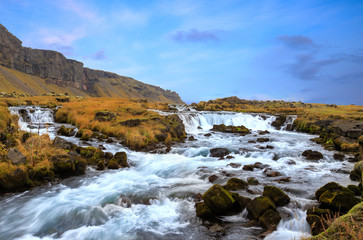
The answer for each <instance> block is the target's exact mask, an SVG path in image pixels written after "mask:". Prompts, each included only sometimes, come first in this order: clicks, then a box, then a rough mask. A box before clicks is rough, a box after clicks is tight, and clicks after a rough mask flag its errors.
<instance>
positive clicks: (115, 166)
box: [107, 160, 120, 169]
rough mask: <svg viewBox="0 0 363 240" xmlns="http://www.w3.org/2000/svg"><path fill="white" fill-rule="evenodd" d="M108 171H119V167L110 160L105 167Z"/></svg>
mask: <svg viewBox="0 0 363 240" xmlns="http://www.w3.org/2000/svg"><path fill="white" fill-rule="evenodd" d="M107 168H108V169H119V168H120V166H119V165H118V164H117V162H116V161H115V160H111V161H110V162H109V163H108V165H107Z"/></svg>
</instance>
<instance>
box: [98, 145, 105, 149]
mask: <svg viewBox="0 0 363 240" xmlns="http://www.w3.org/2000/svg"><path fill="white" fill-rule="evenodd" d="M98 149H101V150H106V148H105V146H103V145H102V144H100V145H98Z"/></svg>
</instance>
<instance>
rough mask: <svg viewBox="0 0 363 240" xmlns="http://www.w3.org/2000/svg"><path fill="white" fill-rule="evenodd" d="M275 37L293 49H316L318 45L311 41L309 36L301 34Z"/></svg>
mask: <svg viewBox="0 0 363 240" xmlns="http://www.w3.org/2000/svg"><path fill="white" fill-rule="evenodd" d="M277 39H278V40H279V41H280V42H281V43H283V44H284V45H285V46H287V47H289V48H290V49H293V50H311V49H317V48H318V47H319V46H318V45H317V44H315V43H314V42H313V40H312V39H311V38H309V37H306V36H302V35H294V36H288V35H283V36H279V37H277Z"/></svg>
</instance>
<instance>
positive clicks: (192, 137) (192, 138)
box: [188, 136, 197, 141]
mask: <svg viewBox="0 0 363 240" xmlns="http://www.w3.org/2000/svg"><path fill="white" fill-rule="evenodd" d="M188 140H189V141H197V139H195V137H194V136H190V137H189V138H188Z"/></svg>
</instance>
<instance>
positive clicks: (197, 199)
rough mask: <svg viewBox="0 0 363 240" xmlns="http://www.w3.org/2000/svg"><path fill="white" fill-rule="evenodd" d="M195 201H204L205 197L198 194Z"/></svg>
mask: <svg viewBox="0 0 363 240" xmlns="http://www.w3.org/2000/svg"><path fill="white" fill-rule="evenodd" d="M193 197H194V199H195V201H197V202H200V201H202V200H203V195H202V194H201V193H197V194H195V195H194V196H193Z"/></svg>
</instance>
